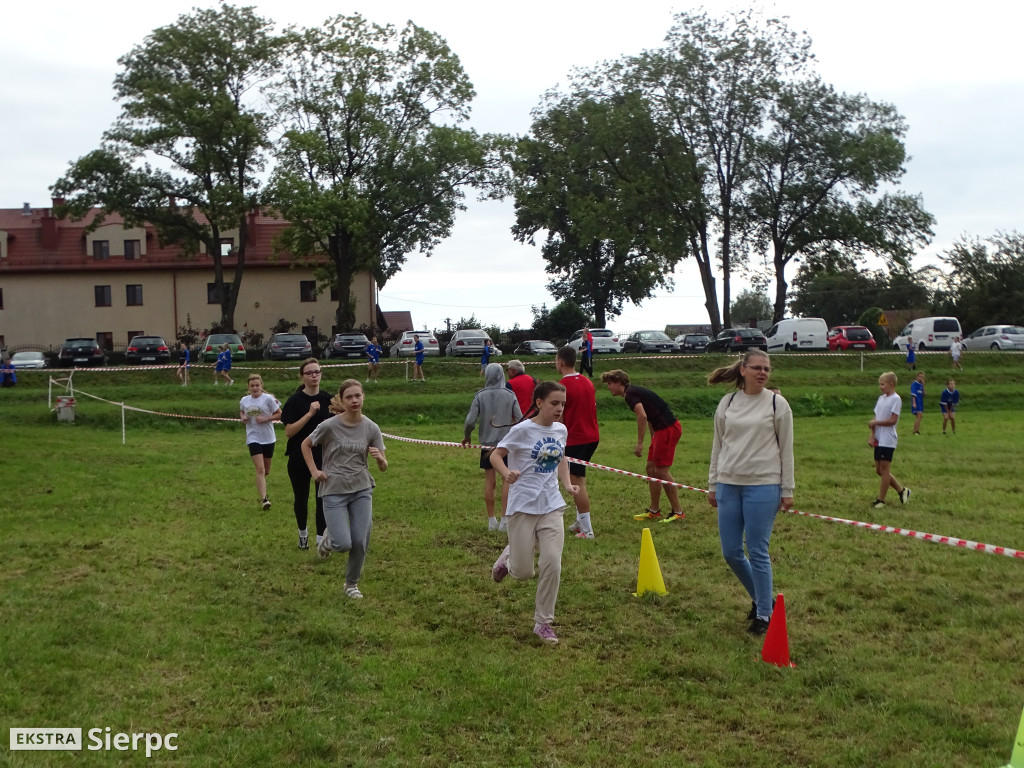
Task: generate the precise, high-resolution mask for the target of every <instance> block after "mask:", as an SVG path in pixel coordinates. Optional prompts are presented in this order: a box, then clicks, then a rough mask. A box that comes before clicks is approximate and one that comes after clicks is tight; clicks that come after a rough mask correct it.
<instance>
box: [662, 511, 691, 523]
mask: <svg viewBox="0 0 1024 768" xmlns="http://www.w3.org/2000/svg"><path fill="white" fill-rule="evenodd" d="M685 518H686V513H685V512H683V511H682V510H679V511H678V512H670V513H669V515H668V517H666V518H665V519H664V520H662V521H661V522H663V523H674V522H675V521H676V520H684V519H685Z"/></svg>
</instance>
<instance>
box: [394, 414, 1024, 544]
mask: <svg viewBox="0 0 1024 768" xmlns="http://www.w3.org/2000/svg"><path fill="white" fill-rule="evenodd" d="M384 437H386V438H388V439H389V440H398V441H400V442H404V443H418V444H420V445H443V446H449V447H452V448H480V449H484V448H491V447H492V446H489V445H463V444H462V443H452V442H445V441H443V440H415V439H413V438H411V437H400V436H399V435H390V434H385V435H384ZM569 461H570V462H573V463H574V464H582V465H584V466H587V467H593V468H594V469H603V470H605V471H606V472H613V473H615V474H618V475H627V476H629V477H636V478H638V479H640V480H647V481H648V482H652V483H661V484H662V485H674V486H675V487H677V488H684V489H686V490H688V491H697V492H699V493H707V492H708V491H707V489H706V488H698V487H696V486H693V485H685V484H683V483H674V482H670V481H668V480H662V479H660V478H657V477H650V476H648V475H643V474H640V473H638V472H629V471H628V470H625V469H617V468H616V467H607V466H604V465H603V464H594V463H593V462H590V461H583V460H582V459H573V458H569ZM786 511H787V512H791V513H792V514H794V515H801V516H803V517H813V518H816V519H818V520H827V521H829V522H832V523H843V524H845V525H852V526H854V527H857V528H865V529H867V530H871V531H880V532H882V533H898V534H899V535H901V536H909V537H910V538H914V539H919V540H920V541H930V542H932V543H935V544H949V545H950V546H951V547H958V548H960V549H969V550H972V551H974V552H985V553H987V554H990V555H1005V556H1006V557H1012V558H1016V559H1018V560H1024V550H1020V549H1011V548H1010V547H1000V546H996V545H994V544H983V543H981V542H977V541H971V540H969V539H961V538H958V537H956V536H942V535H940V534H937V533H924V532H922V531H913V530H909V529H906V528H894V527H892V526H889V525H881V524H879V523H863V522H860V521H858V520H846V519H845V518H842V517H830V516H829V515H818V514H814V513H813V512H802V511H800V510H798V509H789V510H786Z"/></svg>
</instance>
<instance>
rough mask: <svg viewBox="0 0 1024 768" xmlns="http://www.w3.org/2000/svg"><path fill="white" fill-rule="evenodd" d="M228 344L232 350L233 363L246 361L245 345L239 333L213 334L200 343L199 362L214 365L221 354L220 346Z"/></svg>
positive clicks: (197, 356) (197, 357)
mask: <svg viewBox="0 0 1024 768" xmlns="http://www.w3.org/2000/svg"><path fill="white" fill-rule="evenodd" d="M221 344H227V345H228V346H229V347H230V348H231V361H232V362H235V363H237V362H238V361H239V360H245V345H244V344H242V339H241V337H239V335H238V334H237V333H211V334H210V335H209V336H207V337H206V338H205V339H203V340H202V341H200V342H199V354H197V355H196V359H197V360H201V361H202V362H204V363H212V362H213V361H214V360H216V359H217V355H218V354H220V345H221Z"/></svg>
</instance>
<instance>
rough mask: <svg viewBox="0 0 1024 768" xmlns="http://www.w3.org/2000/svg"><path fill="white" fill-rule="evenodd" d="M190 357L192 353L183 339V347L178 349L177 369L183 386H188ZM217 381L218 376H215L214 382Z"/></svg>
mask: <svg viewBox="0 0 1024 768" xmlns="http://www.w3.org/2000/svg"><path fill="white" fill-rule="evenodd" d="M190 359H191V354H190V353H189V351H188V344H186V343H185V342H184V341H183V342H181V348H180V349H179V350H178V371H177V376H178V381H180V382H181V386H183V387H187V386H188V368H189V360H190ZM216 382H217V379H216V377H214V383H216Z"/></svg>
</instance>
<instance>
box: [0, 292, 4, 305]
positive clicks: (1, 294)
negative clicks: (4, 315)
mask: <svg viewBox="0 0 1024 768" xmlns="http://www.w3.org/2000/svg"><path fill="white" fill-rule="evenodd" d="M3 308H4V289H3V288H0V309H3Z"/></svg>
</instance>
